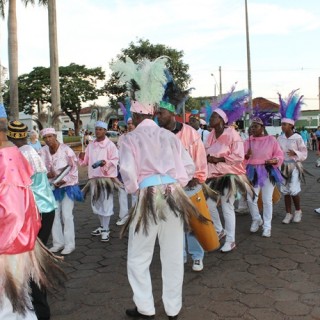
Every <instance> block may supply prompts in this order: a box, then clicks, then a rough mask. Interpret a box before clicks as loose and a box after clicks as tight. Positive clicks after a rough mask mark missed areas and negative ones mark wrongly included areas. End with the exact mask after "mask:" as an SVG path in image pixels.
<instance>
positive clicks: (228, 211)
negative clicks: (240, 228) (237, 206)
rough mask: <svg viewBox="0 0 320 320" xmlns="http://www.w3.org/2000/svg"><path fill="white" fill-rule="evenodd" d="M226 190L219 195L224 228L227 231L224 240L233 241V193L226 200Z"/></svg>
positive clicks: (234, 226) (234, 221)
mask: <svg viewBox="0 0 320 320" xmlns="http://www.w3.org/2000/svg"><path fill="white" fill-rule="evenodd" d="M225 194H227V190H224V192H223V195H221V207H222V213H223V217H224V229H225V231H226V233H227V236H226V241H228V242H234V241H235V237H236V215H235V212H234V200H235V198H234V195H231V196H230V197H229V199H228V201H227V198H226V196H225Z"/></svg>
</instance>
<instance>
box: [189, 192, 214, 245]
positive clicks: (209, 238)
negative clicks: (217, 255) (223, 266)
mask: <svg viewBox="0 0 320 320" xmlns="http://www.w3.org/2000/svg"><path fill="white" fill-rule="evenodd" d="M190 200H191V201H192V203H193V204H194V206H195V207H196V208H197V209H198V211H199V212H200V214H201V215H202V216H203V217H205V218H206V219H207V220H209V221H208V223H203V222H200V221H199V220H198V219H197V218H196V217H194V216H192V217H191V218H190V221H189V223H190V227H191V230H192V232H193V233H194V235H195V237H196V238H197V240H198V241H199V243H200V244H201V246H202V248H203V250H205V251H213V250H216V249H218V248H219V247H220V242H219V237H218V235H217V232H216V229H215V227H214V225H213V221H212V219H211V215H210V212H209V209H208V205H207V201H206V199H205V197H204V194H203V191H202V189H201V190H200V191H198V192H197V193H195V194H194V195H193V196H190Z"/></svg>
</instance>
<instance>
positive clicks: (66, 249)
mask: <svg viewBox="0 0 320 320" xmlns="http://www.w3.org/2000/svg"><path fill="white" fill-rule="evenodd" d="M74 250H75V248H64V249H63V250H62V251H61V254H62V255H63V256H65V255H67V254H70V253H71V252H73V251H74Z"/></svg>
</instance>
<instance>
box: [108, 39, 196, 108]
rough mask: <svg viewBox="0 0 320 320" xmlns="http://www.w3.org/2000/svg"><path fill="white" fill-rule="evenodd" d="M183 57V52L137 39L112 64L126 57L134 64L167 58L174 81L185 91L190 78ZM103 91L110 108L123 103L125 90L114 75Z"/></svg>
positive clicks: (187, 66)
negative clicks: (145, 60) (143, 60)
mask: <svg viewBox="0 0 320 320" xmlns="http://www.w3.org/2000/svg"><path fill="white" fill-rule="evenodd" d="M183 55H184V53H183V51H177V50H175V49H172V48H170V47H168V46H165V45H163V44H156V45H153V44H151V43H150V41H149V40H143V39H139V40H137V43H134V42H131V43H130V44H129V47H128V48H126V49H122V50H121V53H120V54H118V55H117V57H116V59H113V60H112V62H113V61H114V60H118V59H122V60H124V59H125V57H126V56H129V57H130V58H131V59H132V60H133V61H134V62H138V61H141V60H142V59H143V58H148V59H150V60H154V59H156V58H158V57H160V56H167V57H169V58H170V60H169V63H168V67H169V70H170V72H171V74H172V76H173V79H174V81H175V82H176V84H177V85H178V86H179V87H180V88H181V89H183V90H185V89H187V87H188V85H189V83H190V82H191V78H190V75H189V74H188V70H189V65H187V64H185V63H184V62H183V61H182V58H183ZM112 62H111V63H112ZM104 90H105V92H106V95H107V96H108V97H109V99H110V105H111V106H112V107H116V108H117V107H118V105H117V102H118V101H124V98H125V96H126V88H125V86H121V85H119V81H118V78H117V76H116V75H115V74H114V73H112V74H111V76H110V79H109V80H108V81H107V82H106V84H105V87H104Z"/></svg>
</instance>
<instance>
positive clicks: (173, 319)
mask: <svg viewBox="0 0 320 320" xmlns="http://www.w3.org/2000/svg"><path fill="white" fill-rule="evenodd" d="M168 319H172V320H176V319H178V315H176V316H168Z"/></svg>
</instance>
